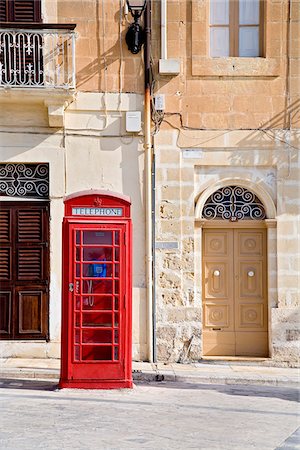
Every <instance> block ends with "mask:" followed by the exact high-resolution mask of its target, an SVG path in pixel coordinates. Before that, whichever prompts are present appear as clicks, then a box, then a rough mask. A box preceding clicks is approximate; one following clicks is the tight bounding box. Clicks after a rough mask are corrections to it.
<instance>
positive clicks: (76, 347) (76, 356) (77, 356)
mask: <svg viewBox="0 0 300 450" xmlns="http://www.w3.org/2000/svg"><path fill="white" fill-rule="evenodd" d="M74 359H75V361H79V360H80V347H79V345H76V346H75V349H74Z"/></svg>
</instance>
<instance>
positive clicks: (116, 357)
mask: <svg viewBox="0 0 300 450" xmlns="http://www.w3.org/2000/svg"><path fill="white" fill-rule="evenodd" d="M118 359H119V348H118V347H115V348H114V360H115V361H118Z"/></svg>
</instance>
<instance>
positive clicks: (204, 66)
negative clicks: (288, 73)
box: [191, 0, 282, 77]
mask: <svg viewBox="0 0 300 450" xmlns="http://www.w3.org/2000/svg"><path fill="white" fill-rule="evenodd" d="M209 6H210V5H209V0H192V36H191V41H192V76H201V77H220V76H224V77H277V76H280V75H281V73H282V64H281V56H282V50H281V44H282V39H276V40H274V39H272V36H273V33H274V27H272V26H271V25H272V24H271V17H272V15H273V14H272V13H273V12H274V8H275V7H276V4H275V3H271V2H269V1H267V0H266V2H265V8H264V12H265V14H264V31H265V34H264V41H265V45H264V49H265V51H264V57H251V58H248V57H226V58H225V57H224V58H222V57H216V58H213V57H210V56H209V29H210V26H209ZM280 31H282V30H280Z"/></svg>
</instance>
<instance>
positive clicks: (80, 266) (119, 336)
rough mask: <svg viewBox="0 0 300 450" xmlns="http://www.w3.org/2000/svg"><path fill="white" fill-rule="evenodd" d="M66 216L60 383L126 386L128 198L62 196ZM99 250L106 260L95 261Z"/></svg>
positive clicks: (129, 378)
mask: <svg viewBox="0 0 300 450" xmlns="http://www.w3.org/2000/svg"><path fill="white" fill-rule="evenodd" d="M80 208H82V209H80ZM85 208H92V212H93V213H95V211H96V214H97V211H98V212H99V209H96V210H95V208H102V210H104V209H105V208H119V214H120V211H121V210H122V215H119V216H118V217H113V218H112V217H110V216H104V217H99V216H97V215H95V216H94V215H92V216H89V217H87V216H86V215H84V211H86V209H85ZM80 211H82V212H83V215H81V214H80ZM88 211H89V210H88ZM106 211H107V210H106ZM72 212H73V213H74V212H75V214H76V216H74V215H72ZM65 214H66V215H65V217H64V221H63V302H62V346H61V378H60V383H59V385H60V387H61V388H64V387H73V388H85V389H90V388H96V389H113V388H130V387H132V367H131V360H132V358H131V347H132V337H131V335H132V331H131V330H132V314H131V307H132V306H131V303H132V300H131V295H132V294H131V291H132V281H131V280H132V262H131V254H132V232H131V220H130V202H129V200H128V199H127V198H124V197H117V196H115V195H112V194H108V193H104V194H103V193H102V192H101V193H99V192H96V193H92V194H90V193H88V195H87V194H86V193H84V195H78V196H77V195H76V196H71V197H69V198H67V199H66V201H65ZM94 241H95V242H94ZM98 241H99V242H98ZM102 241H103V242H102ZM101 252H104V256H105V258H104V259H103V257H102V258H100V257H99V258H98V259H97V260H95V258H96V256H99V254H100V253H101ZM91 255H93V256H92V257H91ZM102 256H103V254H102ZM91 258H92V259H91ZM90 269H92V274H91V272H90ZM93 270H97V271H98V272H99V273H101V275H99V274H98V273H94V272H93ZM70 289H71V291H70ZM72 289H73V291H72Z"/></svg>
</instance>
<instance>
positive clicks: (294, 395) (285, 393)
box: [135, 381, 300, 402]
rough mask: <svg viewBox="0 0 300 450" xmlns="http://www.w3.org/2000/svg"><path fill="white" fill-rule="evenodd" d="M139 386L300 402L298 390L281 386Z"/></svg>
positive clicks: (167, 383) (178, 383)
mask: <svg viewBox="0 0 300 450" xmlns="http://www.w3.org/2000/svg"><path fill="white" fill-rule="evenodd" d="M135 384H137V385H144V384H148V385H151V386H154V387H157V388H160V387H163V388H169V389H190V390H202V391H204V390H206V391H207V390H209V391H217V392H220V393H222V394H227V395H235V396H243V397H272V398H274V397H275V398H279V399H281V400H287V401H292V402H299V401H300V390H299V389H296V388H289V387H281V386H259V385H234V386H233V385H228V384H227V385H223V384H201V383H186V382H168V381H160V382H149V383H145V382H135Z"/></svg>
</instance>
